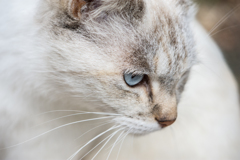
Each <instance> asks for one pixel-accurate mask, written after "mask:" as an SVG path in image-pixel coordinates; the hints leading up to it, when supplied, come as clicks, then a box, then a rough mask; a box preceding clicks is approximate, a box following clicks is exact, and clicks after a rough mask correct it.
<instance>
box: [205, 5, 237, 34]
mask: <svg viewBox="0 0 240 160" xmlns="http://www.w3.org/2000/svg"><path fill="white" fill-rule="evenodd" d="M239 7H240V4H239V5H237V6H236V7H235V8H233V9H232V10H231V11H230V12H228V13H227V14H226V15H225V16H224V17H223V18H221V19H220V20H219V21H218V22H217V23H216V24H215V25H214V26H213V28H212V29H211V30H210V31H209V33H208V35H211V34H212V33H213V32H214V31H215V30H216V29H217V28H218V27H219V26H220V25H221V24H222V23H223V22H225V21H226V20H227V19H228V18H229V17H230V16H231V15H232V14H233V13H234V12H235V11H237V10H238V9H239Z"/></svg>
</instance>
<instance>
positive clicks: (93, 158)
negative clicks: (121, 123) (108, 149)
mask: <svg viewBox="0 0 240 160" xmlns="http://www.w3.org/2000/svg"><path fill="white" fill-rule="evenodd" d="M121 130H123V128H120V129H118V130H117V131H115V132H114V133H113V134H112V135H111V137H110V138H109V139H108V140H107V141H106V142H105V143H104V145H103V146H102V147H101V148H100V149H99V151H98V152H97V153H96V154H95V155H94V157H93V158H92V160H94V158H96V157H97V155H98V154H99V153H100V152H101V150H102V149H103V148H104V147H105V146H106V145H107V143H108V142H109V141H110V140H111V139H112V137H113V136H114V135H115V134H117V132H119V131H121Z"/></svg>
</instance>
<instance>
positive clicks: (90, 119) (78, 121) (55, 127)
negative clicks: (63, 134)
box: [0, 116, 113, 151]
mask: <svg viewBox="0 0 240 160" xmlns="http://www.w3.org/2000/svg"><path fill="white" fill-rule="evenodd" d="M112 117H113V116H109V117H101V118H93V119H86V120H81V121H76V122H72V123H67V124H64V125H61V126H59V127H55V128H53V129H51V130H49V131H47V132H44V133H42V134H40V135H38V136H36V137H33V138H31V139H29V140H26V141H24V142H21V143H18V144H16V145H13V146H9V147H6V148H1V149H0V151H1V150H5V149H9V148H13V147H17V146H19V145H22V144H24V143H27V142H29V141H32V140H34V139H36V138H38V137H41V136H43V135H45V134H47V133H50V132H52V131H55V130H57V129H60V128H63V127H66V126H69V125H72V124H77V123H82V122H88V121H94V120H99V119H107V118H112Z"/></svg>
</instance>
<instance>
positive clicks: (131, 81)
mask: <svg viewBox="0 0 240 160" xmlns="http://www.w3.org/2000/svg"><path fill="white" fill-rule="evenodd" d="M143 77H144V75H136V74H131V73H126V74H124V80H125V82H126V83H127V85H129V86H131V87H133V86H136V85H137V84H139V83H140V82H141V81H142V80H143Z"/></svg>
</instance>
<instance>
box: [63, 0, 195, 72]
mask: <svg viewBox="0 0 240 160" xmlns="http://www.w3.org/2000/svg"><path fill="white" fill-rule="evenodd" d="M187 2H188V1H187V0H168V1H165V0H122V1H116V0H99V1H93V3H90V4H89V5H88V6H87V7H89V10H91V11H90V12H87V11H86V14H83V15H82V16H81V18H82V19H81V20H80V21H78V20H77V21H76V20H74V19H71V18H69V16H63V18H61V19H60V25H59V26H61V27H62V28H64V29H67V30H71V31H73V32H74V33H76V34H75V35H74V36H75V37H81V38H82V39H85V40H86V41H88V42H90V43H91V44H92V45H91V46H92V48H96V50H98V48H99V49H101V52H100V51H99V52H98V54H102V55H103V56H104V57H105V58H104V59H108V60H110V61H114V63H115V62H116V64H117V65H118V66H121V67H122V69H123V70H131V71H136V72H137V71H139V72H148V73H150V72H151V73H156V72H157V73H159V74H168V75H169V74H172V75H173V74H175V73H177V72H183V71H184V70H187V69H188V68H189V67H190V66H191V63H192V61H193V59H194V51H193V48H194V44H193V38H192V35H191V32H190V29H189V22H188V17H187V15H186V11H185V10H184V7H185V8H186V6H187V4H188V3H187ZM64 13H65V12H64ZM83 13H84V12H83ZM59 17H62V16H59ZM61 33H62V32H61ZM65 37H66V36H65ZM82 39H81V41H82ZM106 55H107V56H106ZM106 57H107V58H106Z"/></svg>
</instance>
